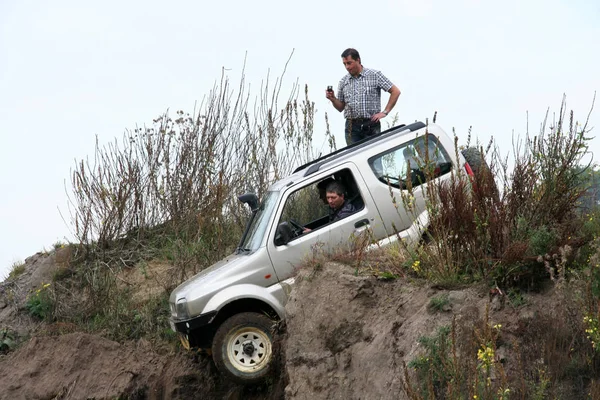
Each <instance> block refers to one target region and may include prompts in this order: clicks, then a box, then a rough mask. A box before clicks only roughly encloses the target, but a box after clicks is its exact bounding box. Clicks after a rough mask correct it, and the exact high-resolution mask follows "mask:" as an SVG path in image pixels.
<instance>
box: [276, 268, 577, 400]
mask: <svg viewBox="0 0 600 400" xmlns="http://www.w3.org/2000/svg"><path fill="white" fill-rule="evenodd" d="M298 281H299V282H298V283H297V284H296V285H295V288H294V290H293V292H292V299H291V300H290V302H289V303H288V305H287V307H286V310H287V312H288V320H287V341H286V343H285V346H284V348H285V359H286V372H287V375H288V379H289V384H288V386H287V388H286V399H290V400H291V399H294V400H296V399H297V400H300V399H310V400H318V399H405V398H407V397H406V394H405V393H404V391H403V389H402V381H403V367H402V365H403V362H404V363H406V364H408V363H409V362H410V361H411V360H413V359H415V358H416V357H417V356H419V355H421V351H422V348H421V346H420V345H419V343H418V339H419V338H420V337H422V336H433V335H434V334H435V332H436V331H437V330H438V328H440V327H441V326H444V325H446V326H449V325H451V324H452V319H453V317H454V316H456V325H457V326H459V327H472V326H474V324H475V323H481V321H483V319H484V317H485V313H486V308H487V309H489V310H490V311H489V315H490V321H492V322H493V323H494V324H501V325H502V331H503V335H504V338H505V342H504V343H505V344H504V345H501V346H500V347H499V348H498V351H497V354H498V356H499V357H502V358H503V362H504V361H506V360H508V359H509V358H510V357H508V356H507V355H506V354H507V353H508V348H509V347H510V344H511V343H513V342H514V341H515V340H518V339H519V338H518V337H517V336H518V335H519V334H523V333H524V332H528V329H529V328H527V327H532V326H534V325H535V324H531V323H530V322H532V321H533V320H534V318H537V319H538V320H540V319H542V320H543V318H540V317H541V316H542V315H543V314H547V315H550V317H549V318H548V319H547V320H548V321H549V323H550V324H552V323H553V322H552V321H554V320H553V319H552V318H553V317H552V315H551V313H552V312H553V310H554V307H553V301H558V300H560V299H557V298H556V295H555V293H553V292H554V290H553V289H550V290H549V291H547V292H546V293H544V294H537V295H531V296H530V297H528V305H527V306H524V307H519V308H514V307H512V306H511V305H509V304H508V302H505V301H504V298H501V297H498V296H496V295H490V291H489V289H488V288H486V287H484V286H479V287H471V288H467V289H462V290H443V289H436V288H432V287H430V286H428V285H425V284H422V285H418V284H415V283H410V282H408V281H407V280H405V279H398V280H392V281H381V280H377V279H376V278H374V277H372V276H356V275H355V273H354V270H353V269H352V268H350V267H348V266H345V265H340V264H335V263H328V264H325V265H324V267H323V268H322V269H321V270H320V271H317V272H314V271H303V272H302V273H301V274H300V276H299V279H298ZM441 295H443V296H447V299H448V302H447V304H445V305H444V306H443V309H442V310H438V311H432V310H431V308H430V307H429V304H430V302H431V299H432V298H434V297H436V298H439V297H440V296H441ZM505 303H506V304H505ZM556 321H558V320H556ZM546 331H549V329H546ZM534 334H539V336H538V337H543V335H544V334H545V333H543V332H542V333H539V332H537V333H536V332H534V331H533V330H529V332H528V335H527V336H532V335H534ZM467 341H468V340H467ZM521 345H522V346H523V348H525V347H526V346H527V344H526V343H524V342H523V341H521ZM536 351H537V350H536ZM540 356H541V355H540V353H539V352H538V353H537V355H535V357H538V358H539V357H540ZM507 357H508V358H507ZM505 358H506V360H505ZM510 361H512V362H513V364H514V363H516V361H515V357H513V358H512V359H510ZM506 365H507V368H509V367H510V365H512V364H511V363H510V362H507V363H506ZM509 372H510V371H509ZM565 393H568V392H565ZM574 396H575V397H571V395H570V394H565V397H560V398H565V399H569V398H578V397H577V395H574Z"/></svg>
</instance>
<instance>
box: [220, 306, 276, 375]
mask: <svg viewBox="0 0 600 400" xmlns="http://www.w3.org/2000/svg"><path fill="white" fill-rule="evenodd" d="M273 324H274V321H273V320H272V319H271V318H269V317H267V316H266V315H264V314H259V313H254V312H244V313H240V314H236V315H234V316H232V317H229V319H227V320H225V322H223V323H222V324H221V326H220V327H219V329H217V332H216V333H215V337H214V339H213V344H212V355H213V360H214V362H215V365H216V366H217V369H218V370H219V371H220V372H221V373H222V374H223V375H224V376H225V377H226V378H228V379H229V380H231V381H234V382H237V383H240V384H245V385H248V384H256V383H260V382H262V381H263V380H264V379H265V378H266V377H267V376H268V374H269V372H270V370H271V366H272V365H273V363H274V360H275V357H274V354H273V334H272V329H273ZM244 345H246V346H247V347H249V348H250V349H253V351H252V352H251V353H250V354H248V349H246V351H244Z"/></svg>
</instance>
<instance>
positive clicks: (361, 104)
mask: <svg viewBox="0 0 600 400" xmlns="http://www.w3.org/2000/svg"><path fill="white" fill-rule="evenodd" d="M392 86H393V84H392V82H390V80H389V79H388V78H386V77H385V76H384V75H383V74H382V73H381V72H380V71H375V70H373V69H369V68H363V70H362V72H361V73H360V75H358V76H357V77H353V76H352V75H350V74H348V75H346V76H344V77H343V78H342V80H341V81H340V85H339V86H338V95H337V97H338V99H339V100H341V101H343V102H344V103H346V107H345V109H344V117H346V118H350V119H357V118H371V117H372V116H373V115H375V114H377V113H378V112H381V90H384V91H386V92H388V91H389V90H390V89H391V88H392Z"/></svg>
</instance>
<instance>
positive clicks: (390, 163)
mask: <svg viewBox="0 0 600 400" xmlns="http://www.w3.org/2000/svg"><path fill="white" fill-rule="evenodd" d="M369 165H370V166H371V169H372V170H373V172H374V173H375V175H376V176H377V178H378V179H379V180H380V181H381V182H383V183H385V184H386V185H387V184H389V185H391V186H393V187H396V188H398V189H406V188H407V187H408V182H409V181H410V183H411V185H412V186H413V187H415V186H419V185H421V184H423V183H425V182H426V180H427V179H428V178H429V179H433V178H437V177H438V176H442V175H444V174H447V173H448V172H450V171H451V170H452V161H451V159H450V157H449V156H448V153H447V152H446V150H445V149H444V148H443V147H442V146H441V145H440V144H439V142H438V140H437V139H436V137H435V136H433V135H427V137H425V136H423V137H419V138H417V139H415V140H413V141H411V142H408V143H405V144H403V145H402V146H399V147H396V148H394V149H391V150H388V151H386V152H384V153H381V154H378V155H377V156H375V157H372V158H370V159H369Z"/></svg>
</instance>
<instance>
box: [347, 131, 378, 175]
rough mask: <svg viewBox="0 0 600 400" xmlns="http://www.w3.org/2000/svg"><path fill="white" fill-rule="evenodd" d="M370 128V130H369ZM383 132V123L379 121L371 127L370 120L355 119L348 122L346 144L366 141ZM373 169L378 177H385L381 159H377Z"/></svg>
mask: <svg viewBox="0 0 600 400" xmlns="http://www.w3.org/2000/svg"><path fill="white" fill-rule="evenodd" d="M367 127H368V128H367ZM365 128H366V129H365ZM380 132H381V123H380V122H379V121H378V122H377V123H375V124H372V125H371V120H369V119H355V120H350V119H347V120H346V144H347V145H350V144H352V143H356V142H358V141H359V140H363V139H366V138H368V137H371V136H373V135H376V134H378V133H380ZM372 168H373V170H374V172H375V174H376V175H377V177H380V176H382V175H383V166H382V164H381V158H377V159H376V160H375V161H374V162H373V165H372Z"/></svg>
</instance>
